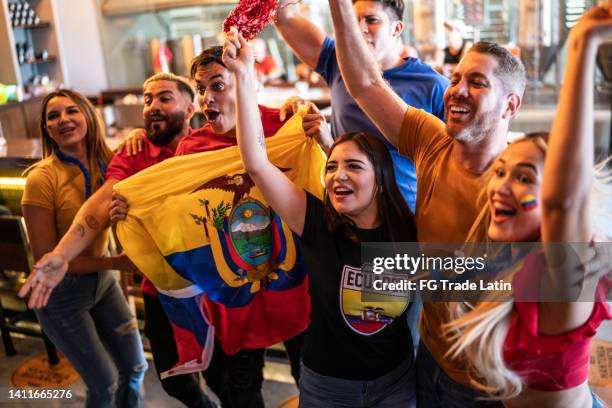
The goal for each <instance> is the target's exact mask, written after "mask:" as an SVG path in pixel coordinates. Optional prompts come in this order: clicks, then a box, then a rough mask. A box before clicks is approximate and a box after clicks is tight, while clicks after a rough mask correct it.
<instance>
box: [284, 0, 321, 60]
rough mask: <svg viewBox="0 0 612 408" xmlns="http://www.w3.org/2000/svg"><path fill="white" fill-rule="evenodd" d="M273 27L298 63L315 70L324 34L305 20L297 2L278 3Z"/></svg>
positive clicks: (285, 0)
mask: <svg viewBox="0 0 612 408" xmlns="http://www.w3.org/2000/svg"><path fill="white" fill-rule="evenodd" d="M274 26H275V27H276V29H277V30H278V32H279V34H280V35H281V37H283V39H284V40H285V42H286V43H287V45H289V47H290V48H291V50H292V51H293V52H294V53H295V55H297V57H298V58H299V59H300V61H302V62H303V63H304V64H306V65H308V66H309V67H310V68H311V69H315V68H316V67H317V63H318V62H319V55H320V54H321V50H322V49H323V42H324V41H325V33H324V32H323V31H322V30H321V29H320V28H319V27H317V26H316V25H314V24H313V23H312V21H310V20H309V19H308V18H306V16H305V15H304V13H302V10H300V5H299V1H298V0H281V1H279V2H278V6H277V8H276V20H275V22H274Z"/></svg>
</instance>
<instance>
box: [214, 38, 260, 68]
mask: <svg viewBox="0 0 612 408" xmlns="http://www.w3.org/2000/svg"><path fill="white" fill-rule="evenodd" d="M222 59H223V63H224V64H225V66H226V67H227V68H228V69H229V70H230V71H232V72H234V73H235V74H249V73H250V74H253V75H254V74H255V58H254V57H253V51H252V50H251V47H250V46H249V45H248V43H247V42H246V40H245V39H244V37H242V34H240V33H239V32H238V31H237V30H236V27H232V28H231V29H230V31H229V32H228V33H227V34H226V35H225V43H224V44H223V57H222Z"/></svg>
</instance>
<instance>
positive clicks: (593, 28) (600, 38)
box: [568, 1, 612, 47]
mask: <svg viewBox="0 0 612 408" xmlns="http://www.w3.org/2000/svg"><path fill="white" fill-rule="evenodd" d="M605 3H607V5H603V6H599V7H593V8H592V9H590V10H589V11H587V12H586V13H584V14H583V15H582V17H581V18H580V20H579V21H578V23H577V24H576V25H575V26H574V28H572V31H570V34H569V42H568V44H569V46H570V47H572V46H577V45H578V44H579V43H580V41H581V40H583V41H588V43H589V45H592V46H594V47H597V46H599V44H601V43H604V42H610V41H612V4H610V3H611V2H610V1H607V2H605Z"/></svg>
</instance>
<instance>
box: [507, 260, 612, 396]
mask: <svg viewBox="0 0 612 408" xmlns="http://www.w3.org/2000/svg"><path fill="white" fill-rule="evenodd" d="M546 270H547V265H546V258H545V256H544V253H543V252H535V253H531V254H529V255H528V256H527V258H526V259H525V262H524V265H523V267H522V269H521V270H520V271H519V272H517V274H516V276H515V278H514V282H513V283H514V288H515V291H520V292H527V293H530V292H529V291H530V290H531V289H532V287H533V282H536V281H538V280H537V279H538V276H539V275H540V274H542V273H544V271H546ZM609 287H610V286H609V282H607V281H606V280H605V279H602V280H601V281H600V282H599V285H598V287H597V292H596V296H595V302H594V304H593V312H592V313H591V316H590V317H589V319H588V320H587V321H586V322H585V323H584V324H583V325H582V326H580V327H578V328H576V329H574V330H571V331H569V332H567V333H563V334H559V335H543V334H540V333H538V319H539V316H538V303H537V302H515V303H514V309H515V312H516V313H515V315H514V317H513V318H512V320H511V322H510V327H509V328H508V334H507V336H506V340H505V342H504V350H503V351H504V360H505V361H506V363H507V364H508V366H509V367H510V368H512V369H513V370H514V371H516V372H518V373H519V375H520V376H521V377H522V379H523V381H524V382H525V384H527V385H528V386H529V387H531V388H533V389H536V390H542V391H558V390H566V389H569V388H573V387H576V386H577V385H580V384H582V383H583V382H585V381H586V380H587V378H588V374H589V353H590V350H591V338H592V337H593V336H594V335H595V332H596V331H597V327H599V325H600V324H601V322H602V321H603V320H609V319H610V317H611V316H610V309H609V307H608V304H607V302H606V299H605V296H606V293H607V291H608V288H609ZM522 294H525V293H522Z"/></svg>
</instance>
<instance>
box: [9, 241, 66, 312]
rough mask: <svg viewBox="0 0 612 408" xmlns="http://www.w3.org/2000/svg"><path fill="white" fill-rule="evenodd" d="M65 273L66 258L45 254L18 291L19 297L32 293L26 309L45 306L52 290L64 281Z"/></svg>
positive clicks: (51, 253)
mask: <svg viewBox="0 0 612 408" xmlns="http://www.w3.org/2000/svg"><path fill="white" fill-rule="evenodd" d="M67 271H68V262H67V261H66V258H64V257H63V256H62V255H59V254H55V253H53V252H50V253H48V254H45V255H44V256H43V257H42V258H41V259H40V260H39V261H38V262H36V264H35V265H34V269H33V270H32V273H30V276H28V279H27V280H26V282H25V283H24V285H23V286H22V287H21V289H20V290H19V296H21V297H25V296H26V295H27V294H28V292H30V291H32V293H31V294H30V299H29V300H28V307H29V308H31V309H37V308H41V307H44V306H46V305H47V303H48V302H49V297H50V296H51V293H52V292H53V289H54V288H55V287H56V286H57V285H58V284H59V283H60V282H61V281H62V279H64V276H65V275H66V272H67Z"/></svg>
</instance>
